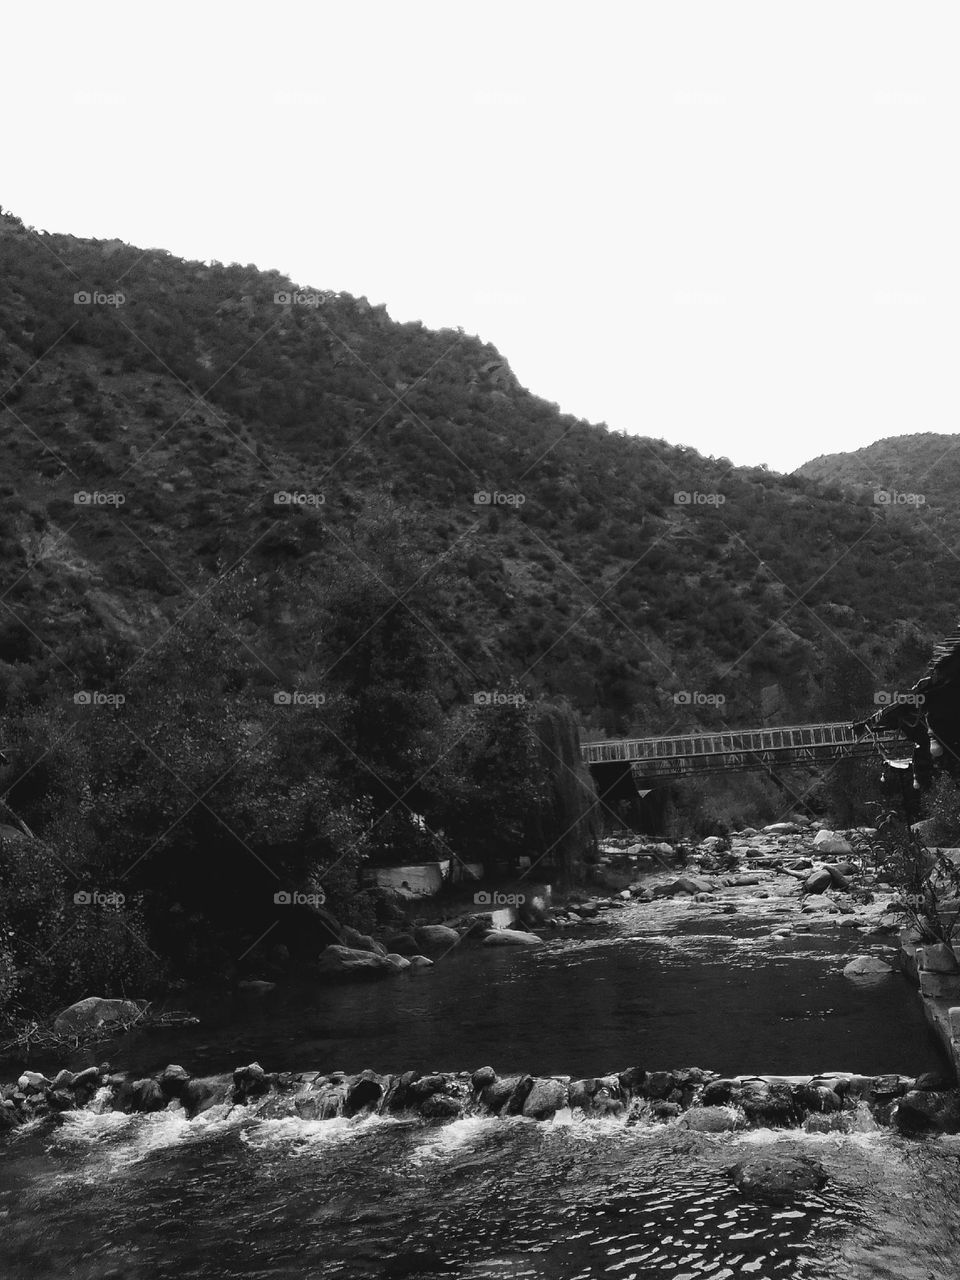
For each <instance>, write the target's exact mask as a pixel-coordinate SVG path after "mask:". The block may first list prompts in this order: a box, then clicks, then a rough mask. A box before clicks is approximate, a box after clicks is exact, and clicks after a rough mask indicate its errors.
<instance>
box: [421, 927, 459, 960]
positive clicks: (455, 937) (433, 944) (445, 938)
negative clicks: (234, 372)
mask: <svg viewBox="0 0 960 1280" xmlns="http://www.w3.org/2000/svg"><path fill="white" fill-rule="evenodd" d="M413 936H414V937H415V938H416V940H417V947H418V950H419V951H420V952H421V954H423V955H426V956H442V955H444V954H445V953H446V952H447V951H450V950H451V949H452V948H453V947H455V946H456V945H457V943H458V942H459V941H460V935H459V933H457V931H456V929H451V928H450V927H449V925H445V924H422V925H420V927H419V928H417V929H414V931H413Z"/></svg>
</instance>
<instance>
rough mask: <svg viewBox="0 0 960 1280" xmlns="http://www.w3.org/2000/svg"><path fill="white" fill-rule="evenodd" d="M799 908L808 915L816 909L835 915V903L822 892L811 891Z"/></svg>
mask: <svg viewBox="0 0 960 1280" xmlns="http://www.w3.org/2000/svg"><path fill="white" fill-rule="evenodd" d="M800 910H801V911H802V912H804V914H805V915H808V916H809V915H813V914H814V912H817V911H825V912H826V913H827V914H828V915H833V916H835V915H836V914H837V904H836V903H835V902H834V900H833V899H832V898H827V897H826V896H825V895H824V894H822V893H811V894H810V896H809V897H808V898H807V900H806V902H804V904H803V906H802V907H801V908H800Z"/></svg>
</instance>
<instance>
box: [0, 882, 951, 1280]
mask: <svg viewBox="0 0 960 1280" xmlns="http://www.w3.org/2000/svg"><path fill="white" fill-rule="evenodd" d="M753 905H754V906H755V907H756V910H757V911H766V910H772V909H773V908H771V907H769V906H768V905H767V904H761V903H759V902H758V903H756V904H753ZM768 924H769V922H768ZM878 945H880V944H878ZM888 945H889V944H887V947H888ZM868 949H870V947H869V944H866V945H865V943H864V940H863V939H862V938H857V937H856V935H854V936H853V937H851V935H850V933H849V932H848V931H845V930H841V929H838V928H832V927H831V928H826V929H821V930H820V931H819V932H816V931H813V932H811V933H809V934H806V935H798V936H797V937H796V938H793V939H790V940H789V941H787V942H784V941H782V940H781V941H778V940H776V939H770V938H769V936H768V928H761V927H760V925H759V922H758V920H757V919H756V918H753V919H751V920H747V919H746V918H745V917H743V916H737V917H718V916H714V915H711V914H710V913H708V912H704V911H700V912H698V911H696V910H693V911H691V910H689V909H687V908H685V907H681V906H679V905H677V904H673V903H659V904H657V905H656V907H640V906H631V907H629V908H627V909H626V910H624V911H622V912H620V913H619V914H618V915H617V916H616V917H615V918H614V919H613V920H612V921H610V922H607V923H605V924H602V925H597V926H594V927H592V928H590V929H589V931H584V933H583V934H582V935H580V936H579V937H578V938H577V939H576V940H574V939H573V938H570V937H567V936H564V937H563V938H562V939H559V940H557V941H555V942H551V943H549V944H548V945H547V946H545V947H543V948H540V949H537V950H529V951H528V950H526V949H524V950H519V951H514V950H509V951H507V950H503V951H500V950H490V949H485V948H477V949H473V950H469V951H468V950H467V949H466V948H462V949H460V950H458V951H457V952H455V953H454V954H453V955H451V956H450V957H448V958H447V959H446V960H444V961H443V962H442V963H439V964H438V965H437V966H436V967H435V968H434V969H433V970H428V971H426V972H419V973H416V972H411V973H409V974H406V975H403V976H402V977H400V978H398V979H394V980H391V981H388V982H384V983H380V984H374V985H371V986H364V987H351V988H340V989H327V990H326V991H323V992H318V991H314V990H310V989H309V988H301V989H299V990H296V989H293V990H290V991H288V992H286V993H279V992H278V993H276V995H275V997H273V998H270V997H268V998H267V999H266V1000H265V1001H255V1000H254V1001H251V999H250V998H246V999H244V1000H242V1001H239V1002H238V1003H235V1004H232V1005H231V1004H229V1003H227V1004H224V1003H222V1002H220V1003H219V1004H218V1003H217V1002H215V1001H214V1000H213V999H211V998H205V997H204V996H203V993H198V994H197V996H196V997H195V1000H194V1002H193V1006H194V1007H195V1008H196V1011H197V1012H198V1014H199V1015H200V1016H201V1022H200V1025H198V1026H196V1027H192V1028H183V1029H177V1030H174V1031H163V1032H156V1033H148V1032H145V1033H141V1034H140V1035H138V1036H131V1037H127V1039H126V1040H125V1041H124V1042H123V1043H121V1044H119V1045H116V1046H114V1047H113V1051H112V1052H111V1054H110V1060H111V1063H112V1065H113V1066H114V1067H118V1068H124V1069H129V1070H136V1071H147V1070H156V1069H158V1068H160V1067H162V1066H164V1065H165V1064H166V1063H167V1062H170V1061H179V1062H182V1063H183V1065H185V1066H187V1067H188V1068H189V1069H190V1070H191V1071H193V1072H197V1073H200V1072H212V1071H220V1070H229V1069H231V1068H233V1067H234V1066H237V1065H240V1064H241V1063H242V1062H246V1061H250V1060H251V1059H252V1058H259V1060H260V1061H261V1062H262V1063H263V1065H264V1066H265V1067H266V1068H267V1069H268V1070H279V1069H283V1070H318V1071H319V1070H322V1071H330V1070H334V1069H337V1068H343V1069H345V1070H348V1071H356V1070H360V1069H362V1068H364V1067H372V1068H374V1069H375V1070H380V1071H389V1070H393V1071H396V1070H404V1069H409V1068H415V1069H419V1070H431V1069H438V1070H443V1069H470V1068H474V1067H477V1066H480V1065H483V1064H485V1063H490V1064H491V1065H493V1066H494V1067H495V1068H496V1069H497V1070H498V1071H499V1072H500V1073H502V1074H506V1073H508V1072H510V1071H512V1070H525V1071H530V1072H533V1073H535V1074H536V1073H540V1074H551V1073H556V1074H561V1073H562V1074H567V1075H573V1076H579V1075H584V1074H590V1075H593V1074H599V1073H603V1072H607V1071H610V1070H616V1069H622V1068H625V1067H627V1066H632V1065H640V1066H643V1067H645V1068H647V1069H660V1068H664V1069H669V1068H671V1067H679V1066H693V1065H696V1066H703V1067H708V1068H711V1069H714V1070H718V1071H722V1072H742V1073H746V1072H760V1071H767V1072H783V1073H788V1072H789V1073H793V1074H800V1073H805V1072H815V1071H828V1070H848V1071H855V1072H863V1073H870V1074H873V1073H879V1072H897V1071H899V1072H902V1073H904V1074H914V1073H917V1072H920V1071H923V1070H927V1069H931V1068H937V1067H939V1066H941V1065H942V1060H941V1058H940V1056H939V1053H938V1050H937V1046H936V1044H935V1043H934V1041H933V1040H932V1038H931V1037H930V1035H929V1034H928V1032H927V1028H926V1024H925V1023H924V1021H923V1018H922V1016H921V1014H920V1012H919V1008H918V1004H917V1001H916V997H915V994H914V992H913V991H912V989H911V988H910V987H909V985H908V984H907V983H906V981H905V980H904V979H902V978H901V977H900V976H899V975H893V976H891V977H888V978H885V979H883V980H882V981H879V982H875V983H873V984H856V985H855V984H852V983H850V982H849V981H848V980H846V979H844V978H843V977H842V976H841V975H840V970H841V969H842V965H843V961H844V959H845V958H846V957H849V956H850V955H852V954H856V953H859V952H863V951H864V950H868ZM880 949H885V948H883V947H882V945H881V946H880ZM238 1019H242V1024H241V1022H239V1021H238ZM84 1061H85V1059H82V1058H78V1060H77V1061H76V1062H75V1063H74V1064H72V1065H75V1066H79V1065H83V1063H84ZM36 1065H40V1064H36ZM51 1065H52V1064H51ZM57 1065H63V1064H62V1062H61V1063H59V1064H57ZM9 1074H10V1073H9V1072H7V1073H5V1076H6V1078H9ZM771 1149H772V1150H783V1151H790V1152H793V1151H805V1152H807V1153H809V1154H813V1155H815V1156H816V1157H817V1159H819V1160H820V1161H821V1163H822V1164H823V1165H824V1167H825V1169H826V1170H827V1173H828V1174H829V1181H828V1183H827V1184H826V1186H825V1187H824V1188H823V1190H822V1191H820V1192H818V1193H811V1194H807V1195H803V1196H801V1197H799V1198H797V1199H796V1200H793V1201H791V1202H790V1203H788V1204H787V1205H784V1206H780V1207H776V1206H772V1205H760V1204H756V1203H753V1202H751V1201H749V1200H746V1199H744V1198H743V1197H742V1196H741V1195H740V1193H739V1192H738V1191H737V1190H736V1189H735V1188H734V1187H733V1185H732V1183H731V1181H730V1179H729V1177H728V1174H727V1170H728V1168H729V1167H730V1166H731V1165H732V1164H734V1163H735V1162H736V1161H737V1160H740V1159H742V1158H744V1156H745V1155H748V1154H750V1153H751V1152H754V1153H755V1152H757V1151H758V1150H771ZM958 1160H960V1141H958V1140H956V1139H952V1138H938V1139H927V1140H925V1141H922V1142H921V1141H916V1140H907V1139H904V1138H901V1137H899V1136H897V1135H896V1134H894V1133H892V1132H890V1131H888V1130H885V1129H880V1128H878V1127H877V1126H876V1124H875V1123H874V1122H873V1120H872V1119H871V1117H870V1116H869V1113H868V1112H867V1111H866V1109H865V1108H862V1109H861V1111H860V1112H859V1113H858V1114H857V1116H856V1117H855V1122H854V1131H853V1132H851V1133H848V1134H839V1133H836V1134H834V1133H831V1134H812V1133H809V1134H808V1133H804V1132H802V1131H797V1130H782V1131H772V1130H764V1129H760V1130H750V1131H746V1132H739V1133H727V1134H717V1135H712V1134H699V1133H693V1132H690V1131H687V1130H684V1129H683V1128H682V1126H680V1125H678V1124H676V1123H674V1122H671V1123H667V1124H662V1123H653V1122H650V1123H642V1124H639V1125H636V1126H633V1127H628V1126H626V1125H625V1124H624V1123H623V1121H622V1120H618V1119H605V1120H594V1119H584V1118H582V1117H579V1113H578V1114H577V1115H570V1113H568V1112H560V1113H558V1115H557V1117H556V1118H555V1119H554V1120H552V1121H549V1122H547V1123H538V1122H535V1121H532V1120H526V1119H522V1118H509V1119H507V1118H487V1117H483V1118H479V1117H477V1118H467V1119H462V1120H456V1121H453V1122H448V1123H430V1122H425V1121H423V1120H416V1121H413V1120H408V1119H402V1118H386V1117H369V1116H360V1117H354V1118H352V1119H345V1118H338V1119H333V1120H324V1121H305V1120H300V1119H295V1118H285V1119H262V1118H257V1116H256V1114H255V1109H253V1108H250V1109H249V1110H248V1109H246V1108H233V1109H230V1108H227V1107H219V1108H214V1109H213V1110H211V1111H209V1112H206V1113H204V1114H203V1115H201V1116H199V1117H198V1118H196V1119H194V1120H192V1121H188V1120H187V1119H186V1118H185V1117H184V1115H183V1113H182V1112H181V1111H179V1109H177V1108H176V1107H175V1106H173V1107H172V1108H171V1109H169V1110H167V1111H163V1112H160V1113H156V1114H152V1115H133V1116H126V1115H122V1114H119V1113H114V1112H106V1113H103V1114H100V1113H98V1112H97V1110H96V1107H95V1105H92V1106H91V1108H89V1109H87V1110H84V1111H74V1112H68V1113H66V1115H65V1116H64V1117H63V1120H62V1123H60V1124H59V1125H55V1126H54V1125H51V1124H50V1123H49V1122H38V1123H35V1124H33V1125H28V1126H25V1127H24V1128H22V1129H20V1130H17V1131H15V1132H13V1133H12V1134H10V1135H7V1136H6V1137H5V1138H4V1139H3V1147H2V1149H0V1276H3V1277H7V1276H9V1277H12V1278H16V1280H19V1278H20V1277H33V1278H34V1280H66V1278H67V1277H70V1278H71V1280H74V1278H75V1280H107V1277H111V1278H113V1280H160V1278H161V1277H168V1276H170V1277H173V1276H175V1277H178V1278H181V1280H186V1278H188V1277H244V1278H250V1280H259V1278H261V1277H262V1278H263V1280H287V1278H293V1277H297V1278H298V1280H299V1278H313V1277H318V1278H319V1277H327V1276H330V1277H345V1278H347V1280H349V1278H350V1277H354V1276H355V1277H358V1280H359V1278H361V1277H367V1276H371V1277H373V1276H377V1277H379V1276H385V1277H386V1276H400V1275H407V1276H417V1275H447V1276H453V1277H464V1280H466V1278H468V1277H530V1278H533V1277H544V1278H550V1280H573V1278H574V1277H576V1278H582V1280H588V1278H589V1277H593V1276H609V1277H611V1280H640V1278H643V1280H646V1278H647V1277H655V1276H656V1277H671V1278H672V1280H700V1278H701V1277H712V1278H714V1280H717V1278H720V1280H727V1278H730V1277H741V1276H742V1277H759V1278H760V1280H765V1278H768V1277H769V1278H770V1280H773V1278H774V1277H784V1278H786V1280H807V1278H809V1280H820V1278H821V1277H833V1276H836V1277H838V1278H839V1280H845V1278H848V1277H849V1280H874V1278H876V1280H881V1278H886V1277H890V1280H893V1277H897V1278H898V1280H900V1278H903V1280H957V1277H958V1276H960V1164H958Z"/></svg>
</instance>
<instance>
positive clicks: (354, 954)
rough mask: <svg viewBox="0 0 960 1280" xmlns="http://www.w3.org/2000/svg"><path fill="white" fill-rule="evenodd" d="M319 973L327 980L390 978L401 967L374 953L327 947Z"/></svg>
mask: <svg viewBox="0 0 960 1280" xmlns="http://www.w3.org/2000/svg"><path fill="white" fill-rule="evenodd" d="M317 972H318V973H320V974H322V975H323V976H324V977H326V978H339V979H356V980H360V979H364V978H389V977H392V976H393V975H394V974H395V973H399V972H400V967H399V965H397V964H396V963H394V961H392V960H390V959H388V958H387V957H386V956H378V955H374V953H373V952H372V951H355V950H354V949H353V948H352V947H340V946H336V947H327V948H326V949H325V950H324V951H323V952H322V954H321V956H320V959H319V960H318V961H317Z"/></svg>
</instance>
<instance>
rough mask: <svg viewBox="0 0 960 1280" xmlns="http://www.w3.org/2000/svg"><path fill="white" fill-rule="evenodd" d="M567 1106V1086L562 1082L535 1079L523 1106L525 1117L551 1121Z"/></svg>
mask: <svg viewBox="0 0 960 1280" xmlns="http://www.w3.org/2000/svg"><path fill="white" fill-rule="evenodd" d="M566 1105H567V1086H566V1085H565V1084H563V1083H562V1082H561V1081H560V1080H550V1079H535V1080H534V1082H533V1088H532V1089H531V1090H530V1092H529V1093H528V1094H527V1097H526V1099H525V1101H524V1104H523V1113H522V1114H523V1115H525V1116H532V1117H533V1119H534V1120H549V1119H550V1118H551V1117H552V1116H554V1115H555V1114H556V1113H557V1112H558V1111H559V1110H560V1109H561V1107H565V1106H566Z"/></svg>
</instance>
